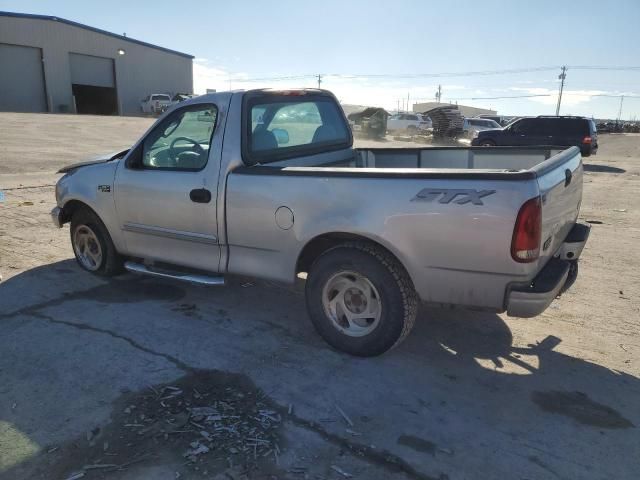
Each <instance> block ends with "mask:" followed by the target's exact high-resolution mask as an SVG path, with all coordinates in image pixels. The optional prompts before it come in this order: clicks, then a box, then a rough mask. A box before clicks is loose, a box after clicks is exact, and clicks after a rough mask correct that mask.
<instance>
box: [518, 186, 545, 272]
mask: <svg viewBox="0 0 640 480" xmlns="http://www.w3.org/2000/svg"><path fill="white" fill-rule="evenodd" d="M541 236H542V206H541V204H540V197H536V198H532V199H531V200H527V201H526V202H525V203H524V205H522V207H520V211H519V212H518V218H516V225H515V227H514V228H513V239H512V240H511V257H512V258H513V259H514V260H515V261H516V262H519V263H529V262H534V261H536V260H537V259H538V257H539V256H540V238H541Z"/></svg>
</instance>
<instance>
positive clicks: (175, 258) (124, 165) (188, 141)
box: [114, 103, 224, 272]
mask: <svg viewBox="0 0 640 480" xmlns="http://www.w3.org/2000/svg"><path fill="white" fill-rule="evenodd" d="M220 120H221V115H220V110H219V108H218V106H217V105H214V104H211V103H207V104H193V105H187V106H185V107H182V108H179V109H176V110H174V111H173V112H171V113H170V114H169V115H167V116H166V117H165V118H163V119H162V120H161V121H160V122H159V123H158V124H157V125H156V126H155V127H154V128H152V129H151V130H150V131H149V132H148V133H147V134H146V136H145V137H144V138H143V140H142V141H140V142H139V144H138V145H137V146H136V147H135V148H134V149H133V150H132V151H131V152H130V153H129V154H128V156H127V157H126V158H125V160H124V161H122V162H121V163H120V165H119V166H118V170H117V172H116V178H115V182H114V199H115V205H116V211H117V215H118V222H119V226H120V228H121V230H122V237H123V238H124V240H125V244H126V248H127V253H128V254H129V255H131V256H135V257H141V258H144V259H149V260H155V261H161V262H166V263H171V264H175V265H181V266H186V267H192V268H198V269H202V270H208V271H214V272H215V271H218V270H219V262H220V245H219V243H218V222H217V218H216V196H217V184H218V175H219V167H220V153H221V151H222V134H223V132H224V128H222V126H221V125H220V123H221V121H220Z"/></svg>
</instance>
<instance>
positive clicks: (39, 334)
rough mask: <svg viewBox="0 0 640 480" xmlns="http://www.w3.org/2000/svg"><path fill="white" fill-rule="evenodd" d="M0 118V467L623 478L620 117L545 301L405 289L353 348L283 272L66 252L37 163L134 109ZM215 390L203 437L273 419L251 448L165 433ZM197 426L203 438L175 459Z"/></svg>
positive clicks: (165, 474)
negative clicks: (388, 323)
mask: <svg viewBox="0 0 640 480" xmlns="http://www.w3.org/2000/svg"><path fill="white" fill-rule="evenodd" d="M0 122H1V124H2V125H3V128H2V129H1V130H0V190H2V191H3V192H4V195H5V198H4V200H3V201H2V202H0V218H1V219H2V222H0V274H1V275H2V276H3V282H2V283H1V284H0V322H1V323H0V329H1V330H0V332H1V333H0V351H2V352H3V355H2V356H0V478H2V479H5V478H6V479H12V480H13V479H32V478H42V479H49V478H53V479H58V478H60V479H66V478H69V476H70V475H71V474H73V473H75V472H84V473H85V476H84V477H83V478H108V479H112V478H113V479H142V478H154V479H165V478H166V479H175V478H218V479H222V478H224V479H229V478H292V479H298V478H310V479H322V478H326V479H339V478H347V475H353V476H354V478H362V479H378V478H379V479H386V478H415V479H447V478H448V479H477V478H483V479H494V478H495V479H504V478H514V479H523V480H524V479H547V478H553V479H555V478H559V479H578V478H579V479H610V478H616V479H635V478H640V462H639V461H638V458H640V435H639V434H638V429H637V427H636V426H637V425H639V424H640V402H638V398H640V381H639V378H638V377H639V374H640V363H639V362H640V339H639V333H638V325H639V323H640V301H639V300H638V299H639V298H640V281H639V280H640V273H639V272H640V249H638V247H637V245H638V241H639V240H640V228H639V227H638V225H639V221H640V213H639V212H640V208H639V207H640V204H639V200H638V193H639V192H640V188H639V187H640V183H639V181H640V165H639V163H638V162H639V161H640V136H639V135H631V134H629V135H602V136H601V139H600V145H601V146H600V151H599V153H598V155H597V156H595V157H590V158H588V159H585V170H586V177H585V186H584V199H583V205H582V211H581V215H580V216H581V219H582V220H583V221H588V222H590V223H591V224H592V226H593V228H592V234H591V238H590V240H589V243H588V244H587V247H586V249H585V251H584V253H583V255H582V257H581V263H580V275H579V277H578V280H577V282H576V283H575V285H574V286H573V287H572V289H571V290H570V291H569V292H567V293H566V294H565V295H564V296H563V297H562V298H561V299H559V300H557V301H556V302H554V304H553V305H552V307H551V308H550V309H548V310H547V312H545V313H544V314H543V315H541V316H539V317H537V318H534V319H527V320H524V319H517V318H507V317H505V316H503V315H493V314H486V313H478V312H467V311H458V310H442V309H436V308H431V307H423V308H422V309H421V311H420V313H419V318H418V324H417V326H416V328H415V329H414V331H413V332H412V334H411V335H410V337H409V338H408V340H407V341H406V342H405V343H404V344H403V345H402V346H401V347H400V348H398V349H396V350H394V351H393V352H390V353H389V354H387V355H384V356H382V357H379V358H375V359H366V360H363V359H354V358H351V357H348V356H345V355H342V354H339V353H336V352H333V351H331V350H329V349H328V348H327V347H326V345H325V344H324V343H323V342H322V341H321V340H320V339H319V338H318V337H317V335H316V334H315V333H314V331H313V329H312V327H311V325H310V322H309V320H308V318H307V316H306V312H305V309H304V299H303V297H302V295H301V293H300V291H299V289H297V288H292V289H289V288H282V287H280V286H277V285H274V284H268V283H264V282H256V281H252V280H251V281H247V279H231V281H230V282H229V285H228V286H227V287H225V288H224V289H203V288H200V287H195V286H188V285H182V284H180V285H177V284H175V283H172V282H160V281H157V280H154V279H147V278H142V277H135V276H131V275H125V276H123V277H121V278H118V279H116V280H111V281H104V280H101V279H96V278H94V277H92V276H90V275H88V274H86V273H84V272H81V271H80V270H79V268H78V267H77V266H76V265H75V263H74V261H72V260H71V258H72V253H71V248H70V245H69V239H68V228H64V229H62V230H57V229H55V228H53V226H51V224H50V219H49V211H50V209H51V208H52V206H53V204H54V198H53V196H54V194H53V184H54V183H55V181H56V179H57V175H55V173H54V172H55V170H56V169H57V168H59V167H61V166H63V165H65V164H69V163H73V162H76V161H80V160H83V159H85V158H87V157H90V156H92V155H96V154H100V153H103V152H105V151H116V150H118V149H119V148H122V147H126V146H128V145H130V144H131V143H132V142H133V141H134V140H135V139H137V138H138V137H139V136H140V135H141V134H142V133H143V132H144V131H145V130H146V129H147V128H148V127H149V125H150V123H151V120H149V119H141V118H119V117H114V118H105V117H91V116H84V117H80V116H71V115H68V116H67V115H55V116H54V115H27V114H6V113H0ZM361 144H362V142H361ZM376 144H378V143H377V142H376ZM385 145H389V146H396V145H403V146H408V145H407V144H406V143H403V142H393V141H389V142H385ZM409 145H410V144H409ZM257 306H259V307H257ZM167 388H168V390H165V389H167ZM172 388H174V389H179V390H181V391H183V392H184V395H185V396H184V398H180V399H177V400H176V399H174V398H172V399H171V402H173V403H171V402H170V403H166V402H165V404H167V405H169V407H168V408H169V410H165V409H163V408H164V407H162V408H161V405H160V404H159V403H158V402H160V401H163V400H162V397H157V398H156V396H155V395H156V394H157V393H159V392H160V393H161V392H165V393H164V394H163V395H169V393H170V392H171V391H172V390H171V389H172ZM225 389H230V390H225ZM201 390H204V391H201ZM173 391H175V390H173ZM153 392H155V393H153ZM167 392H168V393H167ZM225 392H227V393H228V395H242V397H241V398H242V399H243V400H242V402H239V403H238V405H239V406H237V407H234V408H236V410H237V412H238V413H237V416H238V417H239V420H238V422H235V421H232V422H231V423H221V424H220V425H216V423H215V421H214V420H211V422H209V423H207V424H206V425H202V426H204V427H205V428H204V430H205V431H206V432H209V433H207V435H213V434H215V433H216V432H217V430H216V429H217V428H218V426H222V427H225V426H226V427H228V428H235V429H236V430H237V431H239V432H244V431H245V430H243V428H244V427H242V423H241V422H244V421H246V422H247V423H246V424H247V425H249V426H251V428H254V427H255V428H258V427H259V425H258V424H254V423H251V422H259V421H264V416H265V415H267V416H273V417H274V418H276V416H277V418H278V419H279V420H280V421H279V422H276V423H277V426H275V424H274V427H273V428H274V429H273V433H269V434H268V435H267V434H263V435H264V436H263V437H260V438H264V439H268V442H270V443H269V445H268V446H266V445H265V447H264V448H262V449H261V450H260V452H261V454H264V453H267V452H269V450H271V452H269V453H268V455H267V456H265V457H260V459H258V456H257V453H256V458H255V459H254V460H255V461H248V460H247V459H249V460H251V459H252V458H253V455H252V453H251V451H250V450H246V451H245V450H243V449H242V448H238V447H237V445H238V444H237V443H234V445H236V446H234V447H233V448H234V449H236V450H238V451H236V452H235V453H234V451H229V450H228V449H227V450H225V445H226V444H227V443H228V442H227V440H224V441H216V440H215V438H213V437H210V438H209V439H207V437H206V435H203V434H201V433H199V432H200V430H198V428H197V426H194V425H191V424H189V426H188V428H184V430H189V431H187V432H180V433H176V432H173V431H172V430H171V429H174V430H175V425H174V422H175V421H186V420H188V419H190V420H188V421H192V420H193V418H192V415H193V414H190V413H189V412H191V410H189V409H190V408H192V407H194V406H196V407H198V406H199V407H202V406H209V403H207V402H205V401H204V400H203V398H205V399H206V398H209V397H199V396H198V395H211V397H210V398H212V399H215V401H216V402H220V401H226V400H224V394H225ZM239 398H240V397H239ZM176 402H184V403H180V404H179V405H178V403H176ZM212 402H213V400H212ZM252 402H253V403H252ZM187 403H188V405H187ZM227 403H228V402H227ZM131 405H134V406H139V407H137V408H140V409H141V410H143V411H144V418H142V419H141V418H139V416H138V417H135V415H132V414H131V410H129V413H126V412H125V410H126V409H127V408H128V407H130V406H131ZM150 405H152V406H153V408H152V407H151V406H150ZM158 405H160V406H158ZM216 405H217V407H216V408H218V409H220V405H221V404H219V403H218V404H216ZM229 405H231V406H232V407H233V406H234V405H235V404H234V403H233V402H231V403H229ZM212 408H213V407H212ZM229 408H231V407H229ZM222 410H224V408H222ZM229 411H230V410H229ZM185 412H186V413H185ZM265 412H267V413H265ZM180 415H182V416H180ZM190 415H191V416H190ZM252 416H253V417H255V418H257V419H258V420H255V418H254V420H251V418H250V417H252ZM345 417H346V418H345ZM172 419H173V420H172ZM176 419H178V420H176ZM347 419H348V421H347ZM198 420H201V419H199V418H196V419H195V423H196V424H198V425H200V424H199V422H198ZM136 424H140V425H143V427H127V426H126V425H136ZM230 425H231V426H230ZM136 428H144V429H145V432H144V433H143V434H141V435H138V434H137V433H132V431H131V429H134V430H135V429H136ZM147 429H148V430H147ZM269 432H271V430H269ZM165 434H166V435H167V438H165ZM172 435H180V437H178V438H175V439H174V438H169V436H172ZM198 435H199V436H198ZM229 435H231V433H229ZM245 436H247V435H245ZM202 438H204V440H200V439H202ZM220 438H223V439H226V438H227V437H220ZM243 439H244V440H243V441H244V442H245V444H244V445H254V444H259V443H260V442H256V441H255V440H254V441H253V443H251V442H249V441H248V440H247V439H246V438H244V437H243ZM205 440H206V442H205ZM233 441H234V442H236V441H240V440H237V439H235V437H234V440H233ZM265 441H267V440H265ZM193 442H196V443H195V444H194V445H195V446H194V445H192V443H193ZM197 442H200V444H203V445H204V446H206V448H207V449H209V452H206V453H202V454H197V455H196V457H197V458H191V457H190V456H189V455H187V456H185V453H187V451H190V452H191V453H192V454H193V450H195V449H200V450H201V451H202V450H203V449H201V448H200V446H199V445H200V444H198V443H197ZM203 442H204V443H203ZM276 443H277V444H278V449H279V450H280V454H278V456H277V457H276V454H275V453H273V451H274V450H275V447H272V445H274V444H276ZM105 445H106V447H105ZM240 445H243V444H242V443H241V444H240ZM267 447H268V448H267ZM251 448H253V446H252V447H251ZM255 448H256V451H257V447H255ZM200 457H202V459H200ZM258 460H259V461H258ZM105 465H111V466H110V467H105ZM86 467H89V468H86ZM247 468H249V469H248V470H247ZM223 472H224V473H223ZM221 475H222V476H221ZM216 476H218V477H216Z"/></svg>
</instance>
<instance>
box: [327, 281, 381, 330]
mask: <svg viewBox="0 0 640 480" xmlns="http://www.w3.org/2000/svg"><path fill="white" fill-rule="evenodd" d="M322 306H323V307H324V313H325V315H326V316H327V317H328V318H329V320H331V324H332V325H333V326H334V327H335V328H336V329H337V330H338V331H340V332H341V333H344V334H345V335H348V336H350V337H362V336H364V335H368V334H370V333H371V332H372V331H373V330H375V328H376V327H377V326H378V324H379V323H380V316H381V313H382V301H381V300H380V295H379V294H378V290H377V289H376V287H374V286H373V284H372V283H371V281H369V279H368V278H367V277H365V276H363V275H360V274H359V273H356V272H350V271H345V272H339V273H336V274H335V275H333V276H332V277H331V278H330V279H329V280H328V281H327V283H326V284H325V286H324V288H323V289H322Z"/></svg>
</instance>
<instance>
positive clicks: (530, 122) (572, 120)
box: [471, 116, 598, 157]
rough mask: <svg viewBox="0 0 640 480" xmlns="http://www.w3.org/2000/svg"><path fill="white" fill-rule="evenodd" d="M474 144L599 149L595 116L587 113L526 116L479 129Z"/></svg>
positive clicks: (586, 153)
mask: <svg viewBox="0 0 640 480" xmlns="http://www.w3.org/2000/svg"><path fill="white" fill-rule="evenodd" d="M471 145H473V146H492V147H493V146H499V147H519V146H526V145H554V146H559V147H570V146H573V145H575V146H576V147H579V148H580V151H581V152H582V156H583V157H588V156H589V155H595V154H596V152H597V151H598V133H597V131H596V124H595V122H594V121H593V120H590V119H588V118H584V117H544V116H540V117H526V118H521V119H519V120H516V121H515V122H513V123H511V124H509V125H507V126H506V127H504V128H500V129H495V130H484V131H481V132H478V135H477V137H476V138H474V139H473V140H472V141H471Z"/></svg>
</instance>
